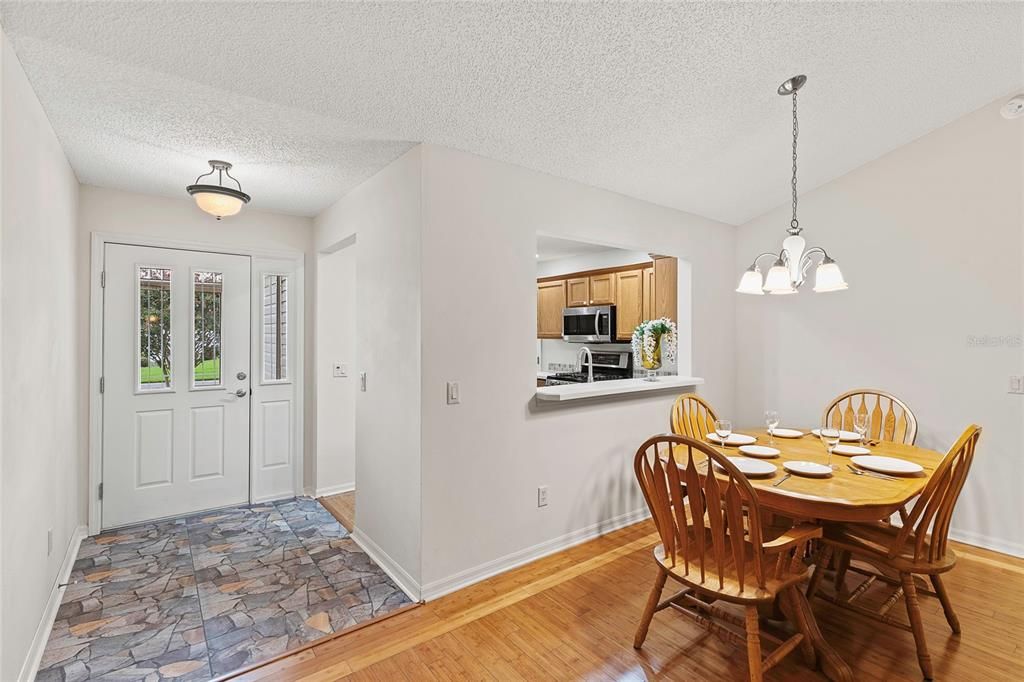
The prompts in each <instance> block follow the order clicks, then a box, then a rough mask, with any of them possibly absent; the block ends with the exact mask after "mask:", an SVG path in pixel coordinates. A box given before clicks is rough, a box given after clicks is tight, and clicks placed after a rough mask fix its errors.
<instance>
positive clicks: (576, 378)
mask: <svg viewBox="0 0 1024 682" xmlns="http://www.w3.org/2000/svg"><path fill="white" fill-rule="evenodd" d="M625 378H626V377H624V376H620V375H618V374H598V373H597V372H594V381H612V380H614V379H625ZM544 383H545V384H547V385H548V386H561V385H563V384H585V383H587V373H586V372H562V373H560V374H552V375H551V376H549V377H548V378H547V380H546V381H545V382H544Z"/></svg>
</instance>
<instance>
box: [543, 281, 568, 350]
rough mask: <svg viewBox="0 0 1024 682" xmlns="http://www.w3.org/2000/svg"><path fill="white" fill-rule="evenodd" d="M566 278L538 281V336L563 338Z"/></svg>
mask: <svg viewBox="0 0 1024 682" xmlns="http://www.w3.org/2000/svg"><path fill="white" fill-rule="evenodd" d="M563 308H565V280H564V279H560V280H557V281H555V282H537V338H538V339H560V338H562V309H563Z"/></svg>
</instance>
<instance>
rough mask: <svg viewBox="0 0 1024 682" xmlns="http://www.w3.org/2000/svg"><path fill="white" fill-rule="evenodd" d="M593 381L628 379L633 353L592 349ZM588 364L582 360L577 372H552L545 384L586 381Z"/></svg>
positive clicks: (580, 382) (631, 368)
mask: <svg viewBox="0 0 1024 682" xmlns="http://www.w3.org/2000/svg"><path fill="white" fill-rule="evenodd" d="M592 357H593V362H594V381H614V380H615V379H629V378H631V377H632V376H633V354H632V353H631V352H630V351H617V350H601V351H593V353H592ZM588 369H590V365H589V364H588V363H587V362H583V363H581V365H580V371H579V372H559V373H558V374H552V375H551V376H549V377H548V378H547V379H546V380H545V382H544V385H545V386H564V385H566V384H585V383H587V370H588Z"/></svg>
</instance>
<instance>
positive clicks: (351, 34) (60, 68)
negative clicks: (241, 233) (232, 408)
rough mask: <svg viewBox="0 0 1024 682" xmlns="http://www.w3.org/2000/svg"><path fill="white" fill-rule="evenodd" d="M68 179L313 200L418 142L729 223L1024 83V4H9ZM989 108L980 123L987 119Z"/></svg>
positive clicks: (284, 201) (270, 203) (6, 21)
mask: <svg viewBox="0 0 1024 682" xmlns="http://www.w3.org/2000/svg"><path fill="white" fill-rule="evenodd" d="M0 21H2V23H3V26H4V30H5V32H6V33H7V35H8V37H9V38H10V39H11V41H12V44H13V46H14V48H15V50H16V52H17V53H18V55H19V58H20V59H21V61H22V63H23V65H24V67H25V70H26V72H27V73H28V76H29V78H30V80H31V81H32V84H33V87H34V88H35V89H36V91H37V93H38V95H39V98H40V100H41V101H42V103H43V106H44V108H45V109H46V111H47V113H48V115H49V116H50V119H51V121H52V123H53V126H54V128H55V129H56V131H57V134H58V136H59V137H60V139H61V142H62V144H63V145H64V147H65V150H66V152H67V154H68V158H69V160H70V161H71V164H72V166H73V167H74V169H75V171H76V173H77V174H78V176H79V178H80V179H81V180H82V181H83V182H86V183H92V184H97V185H104V186H111V187H120V188H125V189H131V190H137V191H143V192H151V193H159V194H168V195H171V196H180V195H181V194H182V192H183V187H184V186H185V185H186V184H188V183H189V182H191V181H192V180H193V179H194V178H195V176H196V175H198V174H199V173H200V172H203V171H204V169H205V166H206V159H208V158H224V159H227V160H229V161H232V162H234V163H235V164H236V170H237V175H238V177H239V178H240V179H241V180H242V183H243V187H244V188H245V190H246V191H248V192H250V193H251V194H252V195H253V205H254V206H259V207H261V208H268V209H273V210H279V211H285V212H289V213H297V214H303V215H313V214H315V213H317V212H318V211H319V210H321V209H322V208H324V207H325V206H327V205H329V204H330V203H331V202H332V201H334V200H335V199H337V198H338V197H339V196H341V195H342V194H344V193H345V192H346V191H347V190H348V189H350V188H351V187H353V186H354V185H355V184H358V183H359V182H360V181H361V180H363V179H365V178H366V177H368V176H370V175H372V174H373V173H374V172H375V171H376V170H378V169H379V168H381V167H382V166H383V165H385V164H386V163H388V162H389V161H390V160H392V159H394V158H395V157H397V156H399V155H400V154H401V153H402V152H403V151H404V150H406V149H407V148H408V147H409V146H411V145H412V144H415V143H416V142H418V141H427V142H433V143H437V144H443V145H448V146H451V147H456V148H459V149H463V150H467V151H471V152H475V153H478V154H482V155H484V156H489V157H492V158H496V159H502V160H505V161H510V162H513V163H517V164H521V165H523V166H527V167H530V168H535V169H538V170H541V171H545V172H548V173H551V174H554V175H558V176H562V177H567V178H572V179H575V180H579V181H581V182H585V183H588V184H591V185H597V186H600V187H605V188H609V189H612V190H615V191H618V192H621V193H623V194H628V195H632V196H636V197H640V198H643V199H647V200H650V201H654V202H657V203H660V204H665V205H668V206H673V207H676V208H680V209H684V210H687V211H692V212H694V213H698V214H701V215H705V216H708V217H712V218H716V219H719V220H723V221H725V222H729V223H740V222H743V221H745V220H747V219H749V218H751V217H754V216H756V215H759V214H760V213H763V212H764V211H766V210H768V209H771V208H773V207H775V206H778V205H779V204H782V203H784V202H785V201H787V194H788V191H789V178H788V174H789V165H790V159H789V144H790V141H789V137H788V136H789V133H790V122H789V117H790V103H789V101H788V100H786V99H783V98H781V97H779V96H778V95H776V94H775V88H776V86H777V85H778V84H779V82H780V81H782V80H784V79H785V78H787V77H789V76H790V75H792V74H795V73H806V74H807V75H808V77H809V80H808V84H807V86H806V88H805V89H804V90H803V91H802V92H801V97H800V107H801V187H802V188H804V189H807V188H810V187H813V186H816V185H818V184H821V183H823V182H826V181H828V180H830V179H832V178H835V177H837V176H839V175H841V174H843V173H845V172H847V171H849V170H851V169H853V168H855V167H857V166H859V165H861V164H862V163H864V162H866V161H868V160H871V159H873V158H876V157H878V156H880V155H881V154H884V153H885V152H887V151H890V150H892V149H894V148H896V147H898V146H900V145H902V144H905V143H906V142H908V141H910V140H912V139H914V138H916V137H918V136H920V135H922V134H924V133H926V132H928V131H930V130H933V129H935V128H937V127H939V126H941V125H943V124H945V123H947V122H949V121H951V120H953V119H955V118H957V117H959V116H961V115H963V114H965V113H967V112H969V111H973V110H974V109H977V108H979V107H980V106H982V105H983V104H986V103H988V102H990V101H991V100H993V99H995V98H997V97H999V96H1002V95H1006V94H1009V93H1010V92H1011V91H1013V90H1015V89H1017V88H1019V87H1022V86H1024V63H1022V61H1024V55H1022V39H1024V25H1022V24H1024V7H1022V6H1021V5H1020V4H1013V3H1005V4H982V3H966V2H965V3H956V4H935V3H918V4H912V3H896V2H891V3H880V4H869V5H861V4H853V3H843V4H832V3H810V4H768V3H744V4H732V3H686V4H682V3H680V4H662V3H657V4H640V3H614V4H594V3H586V4H541V3H533V4H525V3H487V4H484V3H465V4H454V3H379V4H376V3H372V4H371V3H341V2H337V3H324V2H283V3H268V2H210V3H205V2H187V3H178V2H156V3H150V2H137V3H113V2H82V3H63V2H28V3H26V2H2V3H0ZM1001 123H1003V122H1002V121H993V125H999V124H1001Z"/></svg>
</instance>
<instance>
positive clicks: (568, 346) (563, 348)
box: [537, 339, 676, 376]
mask: <svg viewBox="0 0 1024 682" xmlns="http://www.w3.org/2000/svg"><path fill="white" fill-rule="evenodd" d="M586 345H587V344H581V343H566V342H565V341H562V340H561V339H537V371H540V372H572V371H575V369H576V353H578V352H579V350H580V348H581V347H582V346H586ZM587 347H588V348H590V349H591V350H592V351H598V350H600V351H632V347H631V346H630V344H628V343H601V344H595V345H592V346H587ZM634 364H635V360H634ZM634 374H635V375H636V376H643V375H644V374H645V372H644V371H643V368H642V367H634ZM658 374H659V375H674V374H676V366H675V363H665V364H664V365H662V367H661V369H659V370H658Z"/></svg>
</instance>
